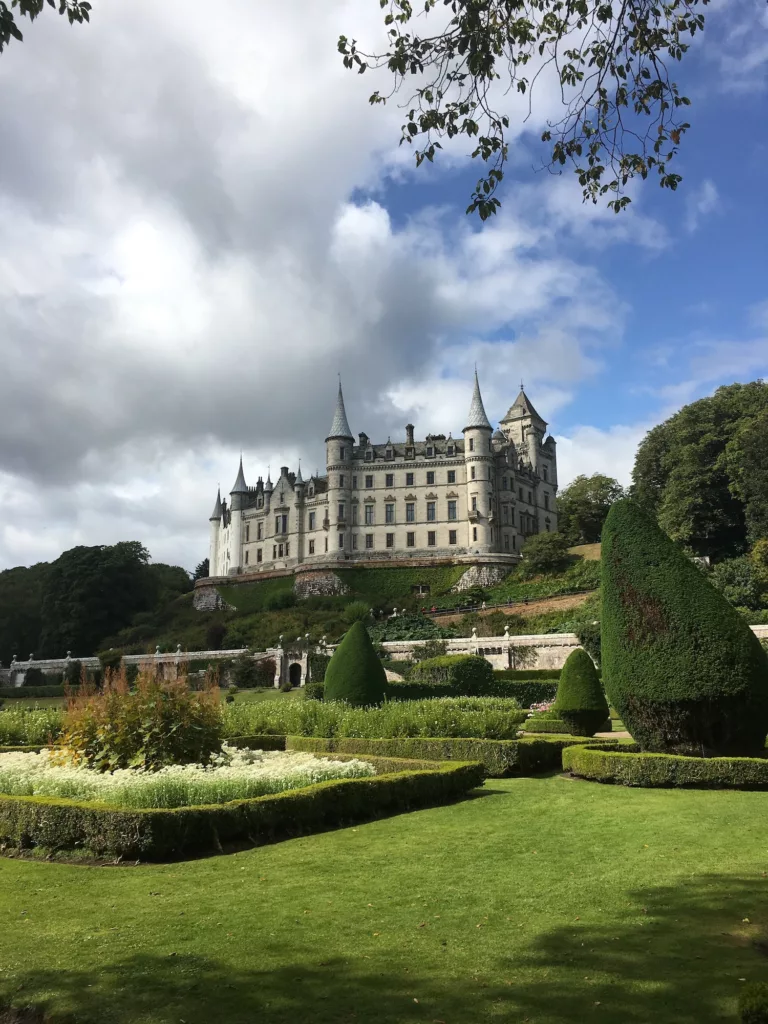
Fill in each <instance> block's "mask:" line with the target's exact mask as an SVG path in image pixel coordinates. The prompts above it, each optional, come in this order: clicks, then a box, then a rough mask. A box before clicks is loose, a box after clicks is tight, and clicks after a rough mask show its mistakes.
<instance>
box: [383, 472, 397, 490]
mask: <svg viewBox="0 0 768 1024" xmlns="http://www.w3.org/2000/svg"><path fill="white" fill-rule="evenodd" d="M385 486H386V487H394V486H395V474H394V473H387V475H386V484H385Z"/></svg>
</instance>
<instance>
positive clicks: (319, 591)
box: [293, 570, 349, 601]
mask: <svg viewBox="0 0 768 1024" xmlns="http://www.w3.org/2000/svg"><path fill="white" fill-rule="evenodd" d="M293 592H294V593H295V594H296V597H297V598H298V599H299V600H300V601H301V600H303V599H304V598H306V597H327V596H337V595H339V594H348V593H349V587H348V586H347V585H346V583H344V582H343V581H342V580H341V578H340V577H339V576H337V575H336V573H335V572H330V571H328V570H320V571H319V572H303V573H301V575H300V576H297V577H296V580H295V582H294V584H293Z"/></svg>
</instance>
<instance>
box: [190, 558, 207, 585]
mask: <svg viewBox="0 0 768 1024" xmlns="http://www.w3.org/2000/svg"><path fill="white" fill-rule="evenodd" d="M209 575H210V570H209V562H208V559H207V558H204V559H203V560H202V562H199V563H198V564H197V565H196V566H195V571H194V572H193V573H192V579H193V580H207V579H208V576H209Z"/></svg>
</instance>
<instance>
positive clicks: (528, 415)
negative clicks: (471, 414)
mask: <svg viewBox="0 0 768 1024" xmlns="http://www.w3.org/2000/svg"><path fill="white" fill-rule="evenodd" d="M501 429H502V430H503V431H504V433H505V435H506V436H507V437H508V438H509V440H510V441H514V443H515V447H516V449H517V451H518V454H519V455H520V456H523V453H524V452H526V451H527V454H528V461H529V462H530V464H531V467H532V469H533V471H534V473H538V472H539V463H540V455H541V446H542V444H543V442H544V434H545V433H546V431H547V424H546V421H545V420H543V419H542V418H541V416H539V414H538V413H537V412H536V410H535V409H534V407H533V404H532V403H531V400H530V398H528V396H527V395H526V393H525V389H524V388H523V385H522V384H521V385H520V394H519V395H518V396H517V398H516V399H515V400H514V402H513V403H512V405H511V406H510V407H509V409H508V411H507V415H506V416H505V417H504V419H503V420H502V421H501Z"/></svg>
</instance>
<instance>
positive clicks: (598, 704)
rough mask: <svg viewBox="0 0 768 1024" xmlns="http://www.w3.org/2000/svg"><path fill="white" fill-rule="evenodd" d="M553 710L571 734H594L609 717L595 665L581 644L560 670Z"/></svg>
mask: <svg viewBox="0 0 768 1024" xmlns="http://www.w3.org/2000/svg"><path fill="white" fill-rule="evenodd" d="M553 711H556V712H557V714H558V715H559V716H560V718H561V719H562V720H563V721H564V722H565V724H566V725H567V726H568V728H567V729H566V732H569V733H572V734H573V735H574V736H594V735H595V733H596V732H597V730H598V729H599V728H600V726H601V725H603V724H604V723H605V720H606V718H608V702H607V700H606V699H605V694H604V693H603V688H602V686H601V685H600V680H599V678H598V675H597V672H596V671H595V666H594V665H593V664H592V659H591V658H590V656H589V655H588V654H587V652H586V651H584V650H582V649H581V648H580V647H579V648H577V649H576V650H575V651H573V652H572V653H571V654H569V655H568V658H567V660H566V662H565V665H563V671H562V673H561V674H560V683H559V684H558V687H557V697H556V698H555V705H554V708H553Z"/></svg>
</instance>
